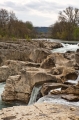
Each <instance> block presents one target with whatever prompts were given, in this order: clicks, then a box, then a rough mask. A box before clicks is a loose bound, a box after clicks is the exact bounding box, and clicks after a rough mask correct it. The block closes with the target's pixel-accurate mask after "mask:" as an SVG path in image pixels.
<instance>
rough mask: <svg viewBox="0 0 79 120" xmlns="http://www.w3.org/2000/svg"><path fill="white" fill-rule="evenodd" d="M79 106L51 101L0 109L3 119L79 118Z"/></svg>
mask: <svg viewBox="0 0 79 120" xmlns="http://www.w3.org/2000/svg"><path fill="white" fill-rule="evenodd" d="M78 111H79V108H78V107H73V109H72V107H71V106H65V105H56V104H51V103H49V104H48V103H41V104H40V103H36V104H33V105H31V106H16V107H11V108H4V109H2V110H1V111H0V119H1V120H79V113H78Z"/></svg>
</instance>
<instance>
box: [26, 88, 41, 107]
mask: <svg viewBox="0 0 79 120" xmlns="http://www.w3.org/2000/svg"><path fill="white" fill-rule="evenodd" d="M41 87H42V86H34V88H33V90H32V93H31V96H30V100H29V103H28V105H31V104H33V103H35V102H36V100H37V96H38V94H39V91H40V89H41Z"/></svg>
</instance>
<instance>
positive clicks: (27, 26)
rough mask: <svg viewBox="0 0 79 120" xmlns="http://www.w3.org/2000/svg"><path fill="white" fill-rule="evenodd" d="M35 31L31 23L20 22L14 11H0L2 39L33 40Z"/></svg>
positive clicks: (0, 36) (0, 37) (0, 33)
mask: <svg viewBox="0 0 79 120" xmlns="http://www.w3.org/2000/svg"><path fill="white" fill-rule="evenodd" d="M33 37H35V30H34V27H33V24H32V23H31V22H30V21H26V22H23V21H22V20H18V18H17V17H16V15H15V13H14V12H13V11H11V12H8V11H7V10H5V9H0V39H7V38H12V39H14V40H15V39H16V38H25V39H28V38H33Z"/></svg>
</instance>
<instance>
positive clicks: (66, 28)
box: [51, 7, 79, 40]
mask: <svg viewBox="0 0 79 120" xmlns="http://www.w3.org/2000/svg"><path fill="white" fill-rule="evenodd" d="M51 36H52V38H56V39H63V40H79V9H77V8H73V7H68V8H66V10H63V11H62V12H60V13H59V17H58V21H57V22H56V23H55V24H54V25H52V26H51Z"/></svg>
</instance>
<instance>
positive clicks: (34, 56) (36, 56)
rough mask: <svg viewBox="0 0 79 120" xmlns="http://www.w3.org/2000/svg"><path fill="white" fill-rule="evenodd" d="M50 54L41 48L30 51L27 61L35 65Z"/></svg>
mask: <svg viewBox="0 0 79 120" xmlns="http://www.w3.org/2000/svg"><path fill="white" fill-rule="evenodd" d="M50 54H51V52H50V51H49V50H46V49H43V48H41V49H40V48H36V49H33V50H32V51H31V54H30V55H29V59H30V60H31V61H33V62H36V63H41V62H42V61H43V60H44V59H45V58H46V57H47V56H48V55H50Z"/></svg>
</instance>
